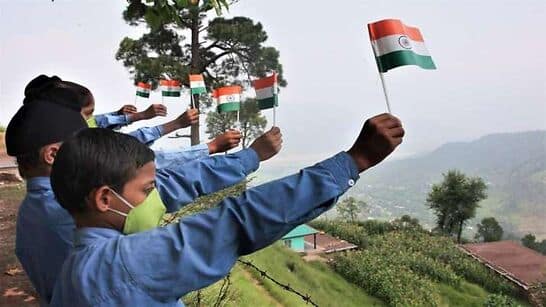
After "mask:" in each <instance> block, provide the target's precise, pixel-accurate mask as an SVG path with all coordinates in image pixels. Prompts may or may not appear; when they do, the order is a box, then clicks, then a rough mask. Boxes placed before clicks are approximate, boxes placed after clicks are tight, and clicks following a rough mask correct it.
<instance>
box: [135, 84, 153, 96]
mask: <svg viewBox="0 0 546 307" xmlns="http://www.w3.org/2000/svg"><path fill="white" fill-rule="evenodd" d="M151 89H152V85H151V84H149V83H144V82H139V83H137V87H136V95H137V96H140V97H144V98H149V97H150V90H151Z"/></svg>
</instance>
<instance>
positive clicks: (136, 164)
mask: <svg viewBox="0 0 546 307" xmlns="http://www.w3.org/2000/svg"><path fill="white" fill-rule="evenodd" d="M154 158H155V156H154V152H153V151H152V150H151V149H150V148H148V147H147V146H146V145H144V144H142V143H140V142H139V141H138V140H137V139H136V138H134V137H132V136H130V135H127V134H122V133H117V132H114V131H112V130H110V129H104V128H92V129H84V130H82V131H80V132H79V133H78V134H76V136H75V137H73V138H71V139H69V140H67V141H65V142H64V143H63V145H62V146H61V148H60V149H59V151H58V152H57V156H56V157H55V162H54V163H53V168H52V171H51V186H52V188H53V192H54V193H55V197H56V198H57V200H58V202H59V203H60V204H61V206H62V207H63V208H65V209H66V210H68V211H69V212H71V213H74V212H83V211H85V210H86V208H87V206H86V203H85V202H86V199H87V196H88V195H89V193H90V192H91V191H92V190H93V189H96V188H99V187H101V186H104V185H107V186H109V187H111V188H112V189H114V190H115V191H116V192H118V193H120V194H122V193H123V187H124V186H125V184H126V183H127V182H128V181H130V180H131V179H132V178H134V176H136V171H137V170H138V169H139V168H141V167H142V166H143V165H144V164H146V163H148V162H151V161H153V160H154Z"/></svg>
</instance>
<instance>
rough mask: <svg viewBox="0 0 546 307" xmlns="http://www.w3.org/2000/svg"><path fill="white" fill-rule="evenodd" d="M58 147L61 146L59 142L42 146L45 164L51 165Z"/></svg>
mask: <svg viewBox="0 0 546 307" xmlns="http://www.w3.org/2000/svg"><path fill="white" fill-rule="evenodd" d="M59 148H61V143H54V144H49V145H46V146H44V147H42V158H43V160H44V162H45V163H46V164H47V165H49V166H51V165H53V162H55V157H56V156H57V152H58V151H59Z"/></svg>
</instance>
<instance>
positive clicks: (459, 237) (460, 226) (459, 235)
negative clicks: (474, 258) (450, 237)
mask: <svg viewBox="0 0 546 307" xmlns="http://www.w3.org/2000/svg"><path fill="white" fill-rule="evenodd" d="M463 225H464V220H461V221H460V222H459V229H458V232H457V243H461V235H462V233H463Z"/></svg>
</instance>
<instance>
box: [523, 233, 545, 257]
mask: <svg viewBox="0 0 546 307" xmlns="http://www.w3.org/2000/svg"><path fill="white" fill-rule="evenodd" d="M521 244H523V246H525V247H528V248H530V249H534V250H536V251H537V252H539V253H542V254H544V255H546V240H542V241H541V242H538V241H536V237H535V235H533V234H531V233H528V234H526V235H525V236H524V237H523V238H521Z"/></svg>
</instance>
